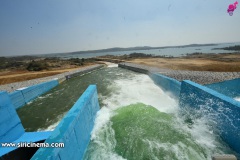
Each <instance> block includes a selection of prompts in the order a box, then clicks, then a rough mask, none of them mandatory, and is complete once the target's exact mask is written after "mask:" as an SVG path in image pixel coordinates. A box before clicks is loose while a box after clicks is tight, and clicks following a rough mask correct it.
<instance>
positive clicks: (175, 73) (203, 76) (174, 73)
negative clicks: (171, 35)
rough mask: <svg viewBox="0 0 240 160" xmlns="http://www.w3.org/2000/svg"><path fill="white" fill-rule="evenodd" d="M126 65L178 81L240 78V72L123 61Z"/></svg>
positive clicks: (216, 80)
mask: <svg viewBox="0 0 240 160" xmlns="http://www.w3.org/2000/svg"><path fill="white" fill-rule="evenodd" d="M121 64H125V65H126V66H131V67H136V68H141V69H145V70H148V71H150V72H157V73H161V74H163V75H165V76H168V77H171V78H174V79H177V80H178V81H183V80H191V81H193V82H197V83H200V84H211V83H216V82H221V81H225V80H231V79H235V78H240V72H209V71H183V70H171V69H161V68H156V67H149V66H146V65H140V64H134V63H121Z"/></svg>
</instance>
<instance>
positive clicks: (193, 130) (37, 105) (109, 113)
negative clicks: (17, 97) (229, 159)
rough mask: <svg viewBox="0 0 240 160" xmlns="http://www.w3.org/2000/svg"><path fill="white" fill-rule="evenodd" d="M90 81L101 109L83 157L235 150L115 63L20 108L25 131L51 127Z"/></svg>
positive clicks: (190, 155)
mask: <svg viewBox="0 0 240 160" xmlns="http://www.w3.org/2000/svg"><path fill="white" fill-rule="evenodd" d="M89 84H97V88H98V95H99V101H100V106H101V109H100V111H99V112H98V113H97V117H96V121H95V125H94V129H93V131H92V133H91V141H90V144H89V147H88V149H87V151H86V154H85V157H84V159H89V160H90V159H92V160H96V159H98V160H99V159H100V160H101V159H102V160H105V159H111V160H114V159H137V160H140V159H191V160H192V159H210V158H211V155H213V154H216V153H231V151H230V150H229V149H228V147H227V146H225V144H224V143H222V142H221V140H220V139H219V137H218V136H216V135H215V134H214V133H213V131H212V129H211V126H209V125H208V123H207V120H206V119H202V118H199V119H194V120H192V121H191V123H189V122H187V121H185V120H184V119H183V118H182V117H181V116H179V108H178V105H177V104H178V102H177V101H175V100H174V99H172V98H171V97H169V96H168V95H167V94H165V93H164V92H163V91H162V90H161V88H159V87H158V86H156V85H155V84H154V83H153V81H152V80H151V79H150V78H149V77H148V76H147V75H143V74H138V73H135V72H132V71H128V70H124V69H121V68H117V67H112V68H103V69H100V70H97V71H95V72H93V73H90V74H86V75H83V76H80V77H76V78H73V79H70V80H68V81H66V82H63V83H62V84H61V85H59V86H58V87H56V88H54V89H53V90H52V91H51V92H49V93H47V94H45V95H44V96H42V97H40V98H39V99H37V100H35V101H33V102H32V103H30V104H28V105H26V106H25V107H22V108H21V109H19V110H18V114H19V116H20V118H21V120H22V123H23V125H24V127H25V128H26V129H27V131H36V130H49V129H53V128H54V127H55V126H56V125H57V123H58V122H59V121H60V119H61V118H62V117H63V115H64V114H65V113H66V112H67V111H68V110H69V109H70V108H71V106H72V105H73V104H74V102H75V101H76V100H77V99H78V98H79V96H80V95H81V94H82V93H83V92H84V90H85V89H86V88H87V86H88V85H89Z"/></svg>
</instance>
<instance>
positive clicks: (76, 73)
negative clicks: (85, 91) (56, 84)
mask: <svg viewBox="0 0 240 160" xmlns="http://www.w3.org/2000/svg"><path fill="white" fill-rule="evenodd" d="M102 67H104V65H98V66H96V67H94V68H86V69H85V70H81V71H79V72H75V73H71V74H67V75H66V76H65V80H68V79H70V78H73V77H77V76H80V75H83V74H86V73H88V72H91V71H93V70H96V69H100V68H102Z"/></svg>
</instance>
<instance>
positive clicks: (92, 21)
mask: <svg viewBox="0 0 240 160" xmlns="http://www.w3.org/2000/svg"><path fill="white" fill-rule="evenodd" d="M234 2H235V0H165V1H163V0H0V56H7V55H33V54H47V53H62V52H73V51H84V50H96V49H104V48H112V47H135V46H152V47H161V46H172V45H185V44H193V43H199V44H204V43H223V42H240V31H239V28H240V6H238V7H239V8H237V9H236V10H235V11H234V14H233V16H229V14H228V13H227V9H228V5H229V4H232V3H234Z"/></svg>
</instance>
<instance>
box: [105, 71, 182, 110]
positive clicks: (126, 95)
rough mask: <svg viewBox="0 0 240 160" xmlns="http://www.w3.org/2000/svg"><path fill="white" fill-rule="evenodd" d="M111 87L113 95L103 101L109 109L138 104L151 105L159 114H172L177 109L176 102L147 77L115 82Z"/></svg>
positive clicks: (140, 76) (141, 76) (139, 76)
mask: <svg viewBox="0 0 240 160" xmlns="http://www.w3.org/2000/svg"><path fill="white" fill-rule="evenodd" d="M113 87H114V88H115V91H113V94H112V95H111V96H110V97H108V98H106V99H105V100H103V103H104V104H106V106H107V107H109V108H111V109H116V108H118V107H121V106H126V105H129V104H134V103H139V102H141V103H144V104H146V105H151V106H153V107H155V108H156V109H158V110H159V111H161V112H167V113H173V112H176V111H177V109H178V107H177V102H176V101H175V100H174V99H173V98H171V97H169V96H168V95H167V94H165V93H164V92H163V90H162V89H161V88H159V87H158V86H156V85H155V84H154V83H153V81H152V80H151V79H150V78H149V76H147V75H136V76H134V77H132V78H131V79H120V80H115V81H114V86H113Z"/></svg>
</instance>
